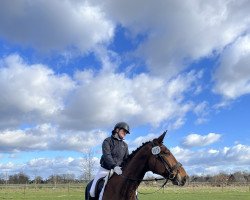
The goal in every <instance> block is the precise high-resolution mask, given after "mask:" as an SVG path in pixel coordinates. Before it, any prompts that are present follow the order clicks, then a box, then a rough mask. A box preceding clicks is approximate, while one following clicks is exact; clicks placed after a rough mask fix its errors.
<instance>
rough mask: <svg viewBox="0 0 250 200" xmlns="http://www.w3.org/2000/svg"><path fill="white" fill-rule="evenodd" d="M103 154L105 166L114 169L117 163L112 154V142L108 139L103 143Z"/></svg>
mask: <svg viewBox="0 0 250 200" xmlns="http://www.w3.org/2000/svg"><path fill="white" fill-rule="evenodd" d="M102 155H103V160H104V162H105V168H107V169H113V168H114V167H115V166H116V163H115V161H114V159H113V157H112V154H111V148H110V142H109V141H108V140H107V139H106V140H104V141H103V143H102Z"/></svg>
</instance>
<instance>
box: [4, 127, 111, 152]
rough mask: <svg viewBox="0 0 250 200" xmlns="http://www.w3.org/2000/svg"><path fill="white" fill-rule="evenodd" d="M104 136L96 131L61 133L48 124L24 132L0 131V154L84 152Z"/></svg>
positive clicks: (97, 143)
mask: <svg viewBox="0 0 250 200" xmlns="http://www.w3.org/2000/svg"><path fill="white" fill-rule="evenodd" d="M97 136H98V139H97ZM106 136H107V134H106V133H104V132H101V131H97V130H92V131H89V132H84V131H63V130H60V129H58V128H56V127H53V126H51V125H50V124H43V125H39V126H36V127H34V128H27V129H24V130H23V129H19V130H12V131H11V130H4V131H0V152H19V151H36V150H60V151H61V150H63V151H67V150H68V151H78V152H84V151H86V150H87V149H88V148H91V147H93V146H96V145H100V144H101V142H102V141H103V140H104V139H105V137H106Z"/></svg>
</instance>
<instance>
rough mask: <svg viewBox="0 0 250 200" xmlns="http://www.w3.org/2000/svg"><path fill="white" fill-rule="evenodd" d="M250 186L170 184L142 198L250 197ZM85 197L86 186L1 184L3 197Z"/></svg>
mask: <svg viewBox="0 0 250 200" xmlns="http://www.w3.org/2000/svg"><path fill="white" fill-rule="evenodd" d="M156 190H157V188H153V187H140V188H139V192H140V193H150V192H154V191H156ZM249 190H250V188H249V186H241V187H240V186H238V187H223V188H222V187H182V188H179V187H168V188H165V189H164V190H160V191H158V192H156V193H154V194H146V195H143V194H139V199H140V200H154V199H156V200H163V199H171V200H196V199H197V200H203V199H204V200H205V199H206V200H221V199H224V200H249V199H250V191H249ZM2 199H4V200H25V199H27V200H57V199H58V200H59V199H60V200H83V199H84V188H83V186H82V185H67V184H66V185H59V186H57V187H56V188H55V187H52V186H50V187H49V186H40V187H34V186H30V185H28V186H8V187H0V200H2Z"/></svg>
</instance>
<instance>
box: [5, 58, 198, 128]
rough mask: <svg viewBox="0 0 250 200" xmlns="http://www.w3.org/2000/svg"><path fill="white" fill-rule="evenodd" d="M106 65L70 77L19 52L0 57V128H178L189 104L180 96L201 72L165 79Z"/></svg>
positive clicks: (188, 109) (192, 87)
mask: <svg viewBox="0 0 250 200" xmlns="http://www.w3.org/2000/svg"><path fill="white" fill-rule="evenodd" d="M107 64H108V63H107ZM106 69H107V68H105V69H103V70H100V71H99V72H98V73H94V72H92V71H88V70H84V71H78V72H76V73H75V76H74V78H71V77H69V76H67V75H60V74H59V75H58V74H55V73H54V71H53V70H51V69H49V68H48V67H47V66H44V65H41V64H32V65H29V64H27V63H25V62H24V61H23V59H22V58H21V57H20V56H18V55H11V56H8V57H6V58H4V59H2V60H0V78H1V79H0V92H1V93H2V94H3V98H1V99H0V105H1V106H0V110H1V115H0V118H1V124H0V127H1V128H2V129H4V128H6V127H7V128H11V127H13V128H17V127H20V126H21V125H27V124H28V125H29V124H34V125H36V124H43V123H53V124H56V125H58V126H59V127H60V128H65V129H70V130H72V129H75V130H90V129H95V128H97V127H98V128H107V127H108V128H110V126H111V125H112V126H113V124H114V123H115V122H117V121H123V120H125V121H128V122H129V123H131V124H132V125H140V124H143V123H150V124H151V125H153V126H158V125H159V124H161V123H162V122H166V121H167V122H168V125H169V126H170V127H171V124H172V128H179V127H180V126H181V125H182V124H183V123H184V121H185V115H186V113H187V112H189V111H190V110H191V108H192V107H193V104H192V102H185V96H184V95H185V93H186V92H191V91H192V90H195V88H194V87H195V85H196V84H197V83H196V82H197V80H198V79H199V78H200V74H199V73H196V72H194V71H191V72H189V73H183V74H180V75H179V76H177V77H176V78H175V79H171V80H169V81H165V80H164V79H162V78H157V77H154V76H150V75H147V74H139V75H137V76H134V77H132V78H129V77H127V76H126V74H123V73H115V72H113V71H110V70H106Z"/></svg>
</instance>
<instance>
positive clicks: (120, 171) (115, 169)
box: [114, 166, 122, 175]
mask: <svg viewBox="0 0 250 200" xmlns="http://www.w3.org/2000/svg"><path fill="white" fill-rule="evenodd" d="M114 172H115V173H117V174H118V175H121V174H122V169H121V167H119V166H116V167H115V168H114Z"/></svg>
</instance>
